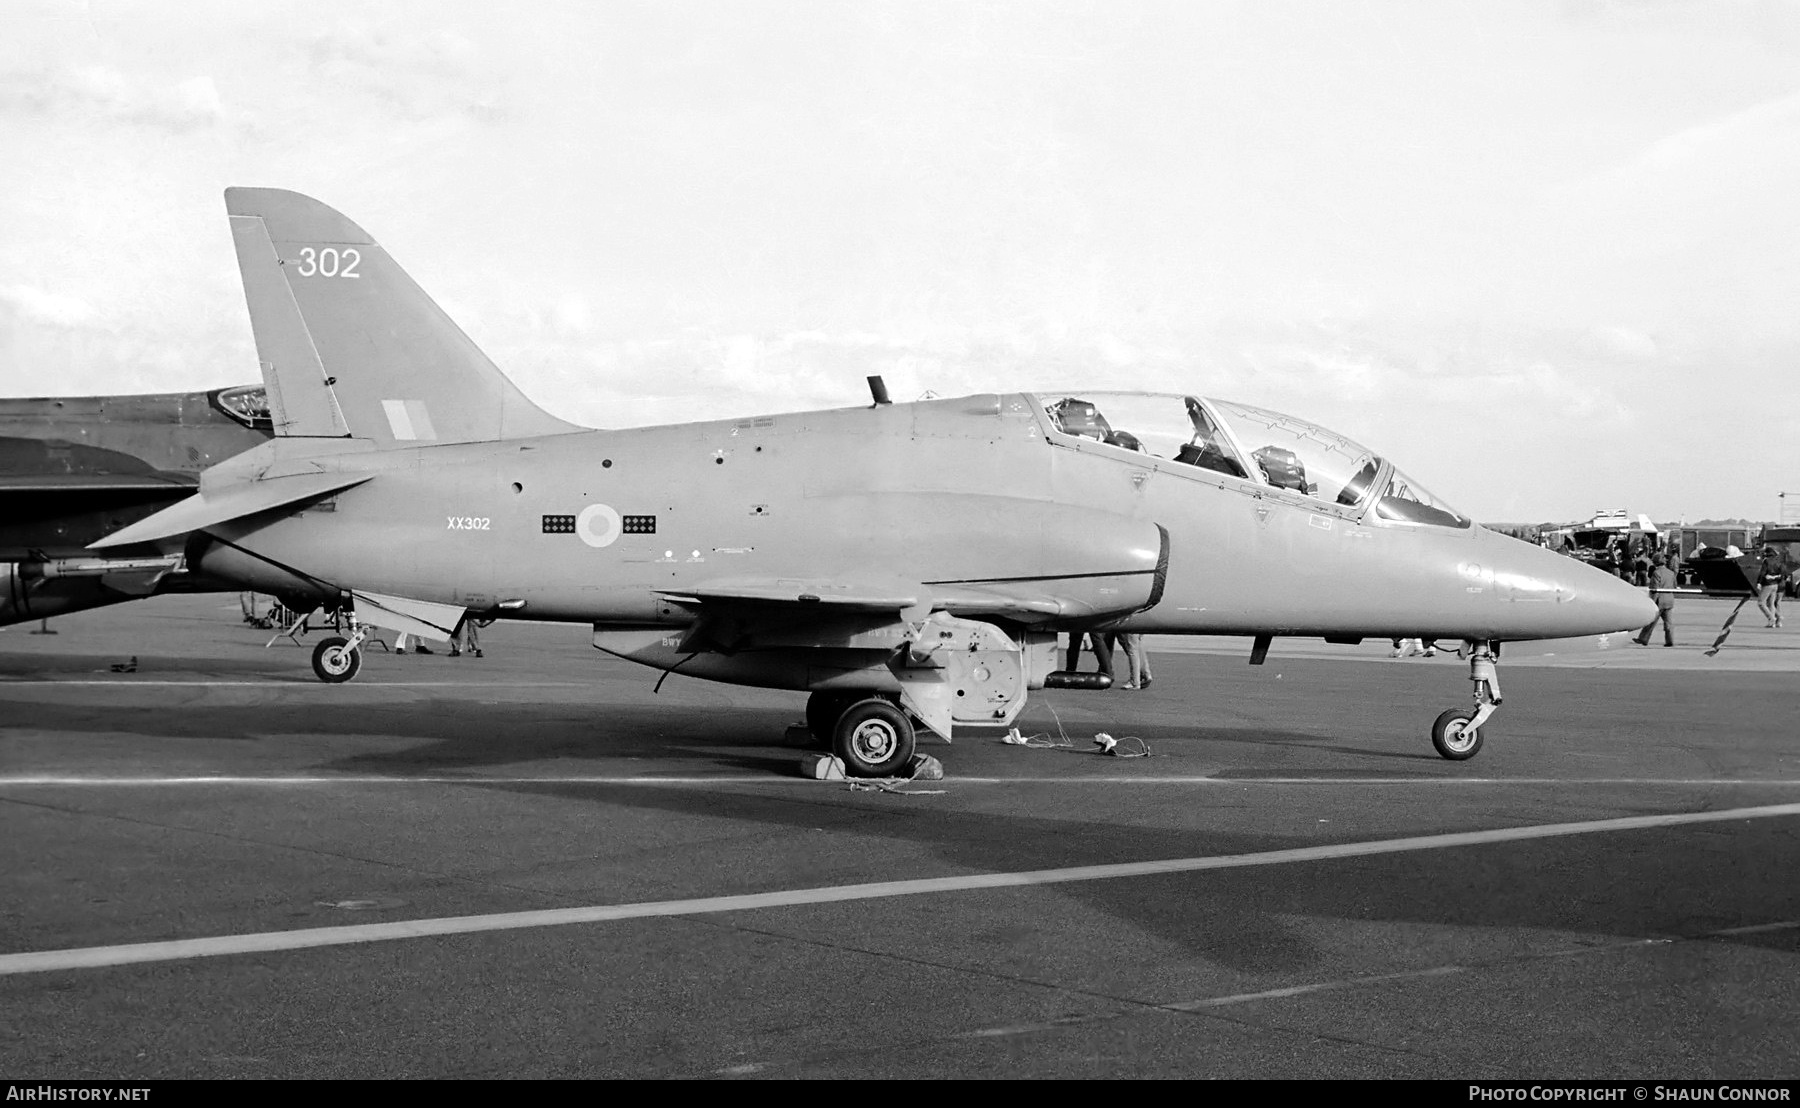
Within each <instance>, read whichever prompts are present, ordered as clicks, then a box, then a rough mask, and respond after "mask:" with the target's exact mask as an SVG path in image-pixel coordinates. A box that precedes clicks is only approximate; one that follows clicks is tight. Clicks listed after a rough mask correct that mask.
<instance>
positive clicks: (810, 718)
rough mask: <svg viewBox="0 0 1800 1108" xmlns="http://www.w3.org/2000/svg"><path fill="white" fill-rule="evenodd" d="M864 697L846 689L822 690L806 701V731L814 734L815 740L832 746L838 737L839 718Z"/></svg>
mask: <svg viewBox="0 0 1800 1108" xmlns="http://www.w3.org/2000/svg"><path fill="white" fill-rule="evenodd" d="M863 696H864V694H862V693H859V692H850V691H847V690H844V689H821V690H819V691H818V692H815V693H813V694H812V696H810V697H808V698H807V701H806V729H807V730H808V731H811V732H812V733H813V738H815V739H818V740H819V742H821V743H823V744H824V745H826V746H830V745H831V742H832V740H833V739H834V738H835V737H836V735H837V721H838V717H839V716H841V715H843V714H844V709H845V708H848V707H850V705H852V704H854V703H856V702H857V701H858V700H861V699H863Z"/></svg>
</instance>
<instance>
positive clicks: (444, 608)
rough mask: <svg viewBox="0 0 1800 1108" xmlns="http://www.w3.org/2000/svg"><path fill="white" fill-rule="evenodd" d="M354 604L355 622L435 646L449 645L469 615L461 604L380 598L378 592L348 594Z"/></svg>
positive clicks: (392, 597) (401, 598)
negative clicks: (446, 643)
mask: <svg viewBox="0 0 1800 1108" xmlns="http://www.w3.org/2000/svg"><path fill="white" fill-rule="evenodd" d="M350 595H351V597H352V598H353V599H354V600H355V601H356V618H357V619H358V620H359V621H361V622H363V623H367V624H370V625H372V626H375V627H385V628H387V629H388V630H389V631H398V632H399V633H400V634H402V635H418V636H419V637H420V638H425V639H431V640H432V641H434V642H448V641H450V636H451V635H453V634H455V633H456V625H457V624H458V623H461V622H462V618H463V613H464V612H466V611H468V609H467V608H464V607H463V606H462V605H460V604H433V603H431V602H430V601H428V600H409V599H407V598H406V597H404V596H383V595H382V594H381V593H377V592H357V591H355V590H351V593H350Z"/></svg>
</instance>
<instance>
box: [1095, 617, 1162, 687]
mask: <svg viewBox="0 0 1800 1108" xmlns="http://www.w3.org/2000/svg"><path fill="white" fill-rule="evenodd" d="M1106 638H1107V641H1108V643H1109V644H1110V645H1114V646H1117V647H1118V648H1119V649H1120V650H1122V651H1124V652H1125V673H1126V678H1125V687H1126V688H1128V689H1147V688H1149V687H1150V681H1151V676H1150V652H1149V651H1148V650H1146V649H1145V648H1144V636H1142V635H1134V634H1132V633H1131V632H1129V631H1114V632H1110V633H1108V634H1107V636H1106Z"/></svg>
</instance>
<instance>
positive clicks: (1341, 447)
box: [1040, 392, 1469, 527]
mask: <svg viewBox="0 0 1800 1108" xmlns="http://www.w3.org/2000/svg"><path fill="white" fill-rule="evenodd" d="M1040 400H1041V401H1042V403H1043V406H1044V411H1045V413H1046V414H1047V415H1048V416H1049V417H1050V422H1051V425H1052V426H1053V427H1054V428H1055V429H1056V430H1057V431H1058V432H1061V433H1062V434H1064V435H1070V436H1074V437H1076V438H1084V439H1090V440H1092V441H1094V442H1097V443H1101V444H1104V445H1106V446H1112V447H1116V448H1118V449H1121V450H1131V451H1136V452H1140V453H1145V454H1149V455H1152V456H1154V457H1158V458H1166V459H1168V460H1170V461H1173V462H1178V463H1181V464H1184V465H1191V466H1195V467H1198V468H1200V469H1205V470H1211V471H1212V472H1214V473H1219V474H1223V475H1224V476H1226V477H1231V478H1235V479H1237V480H1240V481H1245V482H1248V483H1250V484H1254V485H1263V486H1267V487H1270V488H1278V489H1287V490H1288V491H1290V492H1294V493H1297V494H1299V495H1301V496H1306V497H1310V498H1312V499H1314V500H1320V501H1324V502H1325V503H1328V504H1335V505H1338V506H1340V507H1344V508H1351V509H1362V508H1364V507H1365V506H1367V505H1369V504H1371V503H1372V504H1373V511H1374V514H1375V516H1376V517H1377V518H1378V519H1381V520H1383V521H1386V522H1389V523H1396V524H1423V525H1428V526H1435V527H1468V526H1469V520H1468V518H1467V517H1466V516H1463V515H1462V514H1460V513H1459V512H1457V511H1456V510H1455V509H1453V508H1451V507H1450V506H1449V505H1448V504H1446V503H1445V502H1444V501H1443V500H1442V499H1440V498H1439V497H1437V496H1434V495H1433V494H1432V493H1430V492H1428V491H1426V489H1425V488H1424V487H1423V486H1422V485H1420V484H1419V483H1418V482H1417V481H1414V480H1413V479H1412V478H1410V477H1408V476H1406V475H1405V474H1403V473H1401V472H1400V471H1399V470H1397V469H1395V468H1394V467H1393V466H1392V465H1390V464H1389V463H1388V462H1386V461H1385V460H1384V459H1382V458H1381V457H1379V456H1378V455H1376V454H1374V453H1373V452H1371V451H1370V450H1368V449H1367V448H1366V447H1363V446H1361V445H1359V444H1358V443H1356V442H1354V441H1352V440H1350V439H1347V438H1345V437H1344V436H1342V435H1340V434H1338V433H1337V432H1335V431H1331V430H1327V429H1326V428H1324V427H1321V426H1319V425H1318V424H1316V423H1309V422H1307V421H1306V420H1303V419H1295V418H1294V417H1293V416H1289V415H1282V414H1281V413H1280V412H1271V411H1269V410H1268V409H1266V408H1257V407H1252V406H1251V405H1249V404H1239V403H1237V402H1236V401H1231V400H1202V399H1200V398H1198V397H1193V396H1173V395H1165V394H1158V393H1125V392H1120V393H1113V392H1105V393H1095V392H1078V393H1047V394H1043V395H1042V396H1040Z"/></svg>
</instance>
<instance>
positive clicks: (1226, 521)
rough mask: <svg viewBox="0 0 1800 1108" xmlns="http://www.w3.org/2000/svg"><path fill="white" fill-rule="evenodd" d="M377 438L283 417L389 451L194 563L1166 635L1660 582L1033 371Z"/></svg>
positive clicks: (1378, 625) (340, 451)
mask: <svg viewBox="0 0 1800 1108" xmlns="http://www.w3.org/2000/svg"><path fill="white" fill-rule="evenodd" d="M366 446H367V444H362V446H361V447H359V446H358V445H357V444H356V443H355V442H354V440H285V441H277V442H276V443H273V444H270V446H268V447H265V448H262V449H260V450H259V451H257V452H253V453H252V454H250V455H246V456H245V457H244V458H241V459H239V460H238V461H236V462H234V463H233V464H232V467H231V468H233V469H236V468H238V467H239V466H240V465H241V466H243V467H245V468H244V472H246V473H250V472H254V471H255V469H256V467H257V466H258V465H263V464H267V463H268V462H271V461H273V460H275V459H277V458H280V459H283V461H282V464H284V465H287V466H289V467H290V468H291V466H292V465H293V464H294V463H293V459H294V458H295V457H296V456H298V455H300V454H311V455H313V456H312V458H311V460H310V461H309V462H308V463H307V464H308V465H310V466H313V467H315V468H317V469H321V470H325V471H333V470H339V469H341V470H344V471H349V472H357V471H361V472H368V473H372V474H373V478H372V479H371V480H369V481H367V482H366V483H364V484H361V485H358V486H357V487H354V488H350V489H347V490H345V491H343V492H341V493H338V494H336V495H334V496H332V497H329V498H326V499H325V500H323V501H321V502H319V503H317V504H314V505H312V506H310V507H307V508H305V509H304V510H301V511H298V512H287V511H284V512H272V513H266V514H264V515H261V516H251V517H247V518H243V519H238V520H234V521H232V522H230V523H225V524H220V525H216V526H213V527H210V528H208V529H207V535H206V536H198V537H196V538H195V539H194V540H193V541H192V543H191V544H190V545H189V547H188V549H189V558H190V562H192V561H194V560H195V559H196V558H198V559H199V560H200V564H201V565H202V566H203V567H204V569H205V570H206V571H207V572H208V573H209V574H213V575H216V576H219V577H222V578H226V579H230V580H233V581H237V582H239V583H240V584H241V585H242V586H243V587H246V588H255V589H260V590H266V591H271V592H277V593H288V594H294V593H303V592H307V591H311V592H313V593H315V594H316V595H317V597H318V598H319V599H327V600H329V599H330V598H332V597H333V596H336V595H343V594H347V593H348V592H349V591H350V590H352V589H356V590H364V591H368V592H376V593H389V594H394V595H401V596H407V597H413V598H417V599H420V600H427V601H432V602H437V603H445V604H454V605H459V606H463V607H466V608H468V609H470V610H471V611H474V612H486V613H489V614H503V615H506V616H508V617H509V618H520V619H537V620H566V621H582V622H593V623H596V624H608V625H617V626H642V627H645V628H651V627H658V626H661V627H669V628H675V627H680V626H684V625H687V624H689V623H691V622H692V621H693V619H694V613H693V611H692V610H691V609H690V608H687V607H683V606H682V605H681V604H679V603H675V602H671V600H670V599H669V596H670V594H677V593H682V592H685V591H688V590H696V589H700V588H702V587H703V586H705V585H708V584H709V583H711V584H716V583H720V582H725V583H730V582H743V581H754V582H762V583H768V582H784V581H785V582H791V583H793V585H794V586H795V588H796V590H797V591H799V592H804V591H805V590H806V588H808V587H810V586H809V584H808V583H814V582H819V583H825V585H824V587H830V584H831V583H833V582H836V583H844V582H859V583H861V582H867V583H872V584H878V583H883V582H899V583H909V584H915V585H922V586H923V588H924V591H925V592H926V593H928V594H931V595H934V596H940V597H942V596H954V595H956V594H957V593H958V592H959V590H968V589H976V590H980V591H982V592H983V594H984V595H1003V596H1007V597H1013V598H1018V599H1019V600H1020V602H1021V603H1022V604H1033V603H1035V604H1036V605H1037V608H1036V609H1034V611H1035V612H1036V614H1035V615H1033V616H1032V617H1030V619H1029V622H1031V623H1033V624H1034V625H1035V626H1036V628H1037V629H1038V630H1058V629H1074V628H1081V627H1092V626H1097V625H1104V626H1108V627H1116V628H1118V629H1122V630H1128V631H1136V632H1153V633H1162V634H1244V635H1259V634H1275V635H1310V636H1332V637H1344V638H1353V637H1358V636H1400V635H1405V636H1414V635H1422V636H1429V637H1436V638H1444V639H1486V640H1498V641H1506V640H1519V639H1539V638H1560V637H1565V636H1576V635H1587V634H1601V633H1605V632H1610V631H1618V630H1622V629H1626V628H1635V627H1637V626H1640V625H1641V624H1642V623H1643V622H1645V612H1646V609H1647V608H1648V602H1647V601H1646V600H1645V598H1644V596H1643V594H1642V592H1640V591H1639V590H1636V589H1633V588H1631V587H1630V586H1628V585H1626V584H1624V583H1623V582H1621V581H1619V580H1617V579H1616V578H1611V577H1609V576H1607V575H1605V574H1602V573H1600V572H1598V571H1596V570H1593V569H1591V568H1589V567H1586V566H1584V565H1581V564H1580V563H1578V562H1575V561H1573V560H1571V559H1567V558H1562V557H1559V556H1557V555H1555V554H1553V553H1551V552H1549V551H1545V550H1542V549H1540V548H1538V547H1535V546H1532V545H1530V544H1527V543H1524V542H1521V541H1518V540H1516V539H1512V538H1509V537H1506V536H1503V535H1499V534H1496V533H1493V532H1490V531H1487V530H1485V529H1484V528H1482V527H1480V526H1479V525H1471V526H1468V527H1464V528H1449V527H1434V526H1420V525H1414V524H1398V523H1392V522H1389V521H1387V520H1384V519H1381V518H1378V517H1377V516H1376V515H1375V514H1374V513H1373V512H1371V511H1369V510H1368V506H1367V505H1366V504H1365V505H1363V506H1361V507H1344V506H1340V505H1337V504H1332V503H1326V502H1324V501H1321V500H1318V499H1316V498H1313V497H1308V496H1305V495H1301V494H1299V493H1295V492H1292V491H1289V490H1286V489H1281V488H1275V487H1271V486H1269V485H1267V484H1264V483H1261V482H1257V481H1252V480H1249V479H1243V478H1236V477H1231V476H1227V475H1224V474H1220V473H1215V472H1212V471H1210V470H1204V469H1199V468H1196V467H1195V466H1192V465H1187V464H1184V463H1182V462H1178V461H1175V460H1172V459H1168V458H1157V457H1152V456H1150V455H1147V454H1140V453H1133V452H1130V451H1126V450H1122V449H1119V448H1117V447H1113V446H1108V445H1106V444H1104V443H1101V442H1095V441H1092V440H1088V439H1081V438H1076V437H1073V436H1068V435H1063V434H1061V433H1059V432H1057V431H1055V430H1054V429H1053V427H1052V426H1051V424H1050V423H1049V421H1048V420H1047V419H1046V418H1045V415H1044V412H1043V409H1042V407H1041V403H1040V401H1039V400H1037V399H1036V398H1035V397H1033V396H1031V395H1028V394H1013V395H982V396H971V397H964V398H959V399H951V400H932V401H921V402H918V403H912V404H893V405H878V406H875V407H872V408H854V409H840V410H833V411H821V412H806V413H797V414H791V415H777V416H766V417H757V418H754V419H740V420H725V421H718V422H710V423H698V424H687V425H679V426H666V427H649V428H642V429H634V430H618V431H591V432H577V433H571V434H563V435H554V436H548V437H542V438H534V439H516V440H503V441H497V442H489V443H475V444H458V445H438V446H424V447H413V448H401V449H387V450H374V449H368V448H366ZM284 452H285V453H284ZM1384 472H1385V471H1384ZM594 506H599V507H597V508H596V507H594ZM590 508H593V509H594V510H593V511H591V512H590V511H588V509H590ZM584 512H586V515H585V516H584ZM575 518H582V519H583V520H584V522H583V525H582V526H581V527H579V528H575V527H572V526H571V521H572V520H573V519H575ZM939 606H940V607H945V608H949V609H956V608H958V607H959V606H960V607H963V608H968V607H969V606H970V605H969V604H968V602H954V601H953V602H950V603H947V604H940V605H939ZM974 607H975V608H977V609H978V608H979V604H976V605H974Z"/></svg>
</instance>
